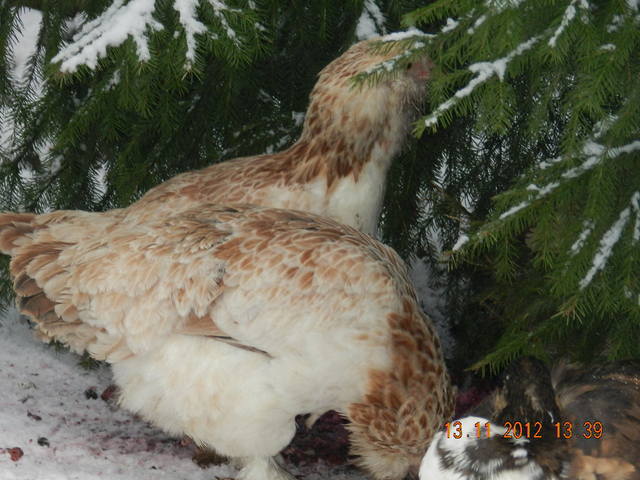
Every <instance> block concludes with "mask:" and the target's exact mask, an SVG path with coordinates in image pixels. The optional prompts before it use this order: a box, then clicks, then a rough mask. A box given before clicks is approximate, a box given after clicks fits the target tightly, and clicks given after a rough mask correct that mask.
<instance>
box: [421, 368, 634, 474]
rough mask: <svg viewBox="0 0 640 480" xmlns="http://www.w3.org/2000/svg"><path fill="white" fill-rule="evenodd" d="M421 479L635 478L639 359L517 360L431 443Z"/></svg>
mask: <svg viewBox="0 0 640 480" xmlns="http://www.w3.org/2000/svg"><path fill="white" fill-rule="evenodd" d="M420 478H421V480H462V479H465V480H563V479H568V480H640V362H637V361H636V362H631V361H630V362H617V363H611V364H606V365H603V366H599V367H591V368H589V367H577V366H575V365H569V364H562V365H559V366H557V367H556V368H554V370H553V372H552V373H551V374H550V373H549V371H548V369H547V368H546V367H545V365H544V364H543V363H542V362H540V361H538V360H535V359H532V358H523V359H520V360H518V361H516V362H515V363H514V364H513V365H512V366H511V367H510V368H509V369H508V370H507V371H506V372H505V375H504V379H503V385H502V386H501V387H500V388H499V389H497V391H496V392H495V393H494V394H493V395H492V396H491V397H490V398H489V399H488V400H487V401H485V402H484V403H483V404H481V406H479V407H478V408H477V409H476V410H475V411H474V413H472V414H470V415H469V416H467V417H465V418H461V419H459V420H457V421H453V422H450V423H449V424H448V428H447V429H446V430H445V431H444V432H439V433H438V434H437V435H436V436H435V437H434V440H433V442H432V444H431V446H430V447H429V450H428V452H427V454H426V455H425V457H424V459H423V461H422V465H421V468H420Z"/></svg>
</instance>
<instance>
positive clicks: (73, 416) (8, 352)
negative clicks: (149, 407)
mask: <svg viewBox="0 0 640 480" xmlns="http://www.w3.org/2000/svg"><path fill="white" fill-rule="evenodd" d="M78 361H79V357H78V356H77V355H74V354H72V353H69V352H66V351H61V352H58V351H56V350H55V349H54V348H52V347H49V346H47V345H44V344H42V343H40V342H39V341H38V340H37V339H35V338H34V337H33V336H32V332H31V330H30V327H29V325H28V323H27V322H26V320H24V319H21V318H19V316H18V315H17V313H16V312H15V311H13V312H11V313H9V314H8V315H6V316H5V317H4V318H2V319H0V480H76V479H77V480H93V479H107V478H108V479H109V480H130V479H131V480H133V479H135V480H152V479H153V480H158V479H168V480H187V479H188V480H201V479H202V480H205V479H206V480H214V479H215V478H216V477H227V476H232V477H233V476H235V470H234V469H233V468H232V467H230V466H212V467H210V468H207V469H204V470H203V469H201V468H200V467H198V466H197V465H196V464H194V463H193V461H192V460H191V457H192V455H193V453H194V447H193V445H189V444H186V445H185V442H184V441H181V440H180V439H175V438H171V437H168V436H166V435H165V434H163V433H162V432H161V431H159V430H157V429H155V428H153V427H152V426H150V425H148V424H147V423H145V422H143V421H142V420H140V419H138V418H136V417H135V416H133V415H130V414H129V413H127V412H125V411H123V410H121V409H119V408H118V407H117V406H116V405H115V402H114V401H105V400H102V399H101V398H100V394H101V393H102V392H103V391H104V390H105V389H106V388H107V387H108V386H109V385H110V384H111V373H110V371H109V369H108V368H106V367H103V368H98V369H95V370H85V369H83V368H82V367H80V366H79V365H78ZM87 391H89V392H87ZM91 392H96V393H97V395H95V396H96V397H97V398H92V397H93V396H94V395H91V394H90V393H91ZM17 449H20V450H17ZM20 452H22V453H23V455H22V456H20ZM287 468H288V469H290V471H291V472H292V473H294V474H296V476H298V478H301V479H304V480H323V479H329V478H331V479H333V480H362V479H364V478H365V477H364V476H361V475H360V474H358V473H355V472H354V471H353V470H350V469H345V468H342V467H340V468H330V467H328V466H326V465H324V464H317V463H316V464H312V465H310V466H308V467H304V468H302V467H300V468H293V467H292V466H290V465H287Z"/></svg>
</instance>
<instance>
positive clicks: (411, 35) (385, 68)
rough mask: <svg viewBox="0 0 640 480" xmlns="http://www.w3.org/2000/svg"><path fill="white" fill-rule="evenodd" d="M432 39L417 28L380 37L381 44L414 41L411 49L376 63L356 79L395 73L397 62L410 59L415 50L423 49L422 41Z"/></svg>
mask: <svg viewBox="0 0 640 480" xmlns="http://www.w3.org/2000/svg"><path fill="white" fill-rule="evenodd" d="M432 37H434V35H431V34H428V33H424V32H422V31H420V30H418V29H417V28H410V29H409V30H407V31H404V32H394V33H390V34H388V35H385V36H383V37H380V38H379V39H378V40H379V41H381V42H398V41H402V40H407V39H414V41H413V43H412V45H411V47H409V48H407V49H406V50H403V51H402V52H401V53H399V54H398V55H395V56H393V57H392V58H390V59H388V60H386V61H384V62H381V63H378V64H376V65H374V66H373V67H370V68H368V69H367V70H365V71H364V72H362V73H359V74H358V75H357V76H356V77H359V78H367V77H370V76H374V75H376V74H386V73H390V72H393V71H395V69H396V66H397V65H398V62H401V61H403V60H405V59H408V58H411V57H412V56H413V55H415V52H416V50H419V49H421V48H424V47H425V42H423V41H422V39H424V40H425V41H427V42H428V41H429V39H431V38H432ZM417 38H420V40H418V39H417Z"/></svg>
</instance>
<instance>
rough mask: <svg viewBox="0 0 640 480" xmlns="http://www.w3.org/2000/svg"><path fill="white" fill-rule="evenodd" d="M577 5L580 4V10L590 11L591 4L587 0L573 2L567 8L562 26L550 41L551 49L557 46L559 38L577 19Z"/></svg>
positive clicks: (574, 0)
mask: <svg viewBox="0 0 640 480" xmlns="http://www.w3.org/2000/svg"><path fill="white" fill-rule="evenodd" d="M576 4H580V5H579V6H580V8H582V9H584V10H589V2H587V0H571V3H570V4H569V6H568V7H567V9H566V10H565V11H564V15H563V16H562V21H561V22H560V25H559V26H558V28H557V29H556V31H555V32H554V33H553V35H552V36H551V38H550V39H549V46H550V47H555V46H556V42H557V41H558V37H559V36H560V35H562V33H563V32H564V31H565V30H566V28H567V26H568V25H569V23H571V21H572V20H573V19H574V18H575V17H576V13H577V11H576Z"/></svg>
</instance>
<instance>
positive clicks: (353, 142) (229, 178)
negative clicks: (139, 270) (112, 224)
mask: <svg viewBox="0 0 640 480" xmlns="http://www.w3.org/2000/svg"><path fill="white" fill-rule="evenodd" d="M398 53H399V50H398V48H395V49H393V48H392V49H391V50H389V51H387V52H385V53H380V52H379V51H374V50H372V48H371V42H370V41H366V42H360V43H358V44H356V45H354V46H352V47H351V48H350V49H349V50H347V52H345V53H344V54H343V55H342V56H340V57H339V58H337V59H336V60H334V61H333V62H331V63H330V64H329V65H328V66H327V67H325V68H324V69H323V70H322V71H321V72H320V74H319V78H318V82H317V84H316V85H315V87H314V89H313V91H312V92H311V95H310V104H309V108H308V110H307V114H306V117H305V121H304V126H303V131H302V134H301V137H300V139H299V140H298V141H297V142H296V143H295V144H294V145H292V146H291V147H290V148H288V149H286V150H284V151H282V152H278V153H273V154H265V155H257V156H252V157H245V158H238V159H234V160H229V161H225V162H222V163H217V164H214V165H212V166H209V167H207V168H204V169H202V170H198V171H191V172H187V173H184V174H181V175H178V176H176V177H174V178H172V179H170V180H168V181H166V182H165V183H163V184H161V185H159V186H157V187H155V188H153V189H151V190H150V191H148V192H147V193H146V194H145V195H144V196H143V197H142V198H141V199H140V200H139V201H137V202H136V203H134V204H133V205H131V206H129V207H128V208H127V210H126V218H127V219H130V220H132V221H137V222H139V221H142V220H146V219H149V218H152V217H153V218H162V217H166V216H169V215H172V214H175V213H179V212H180V211H184V210H187V209H190V208H193V207H195V206H197V205H198V204H200V203H220V204H226V205H230V204H242V203H251V204H255V205H264V206H270V207H277V208H291V209H297V210H304V211H310V212H313V213H317V214H321V215H324V216H329V217H331V218H334V219H337V220H339V221H340V222H341V223H347V224H349V225H351V226H354V227H356V228H359V226H358V225H356V224H354V222H357V220H354V219H352V218H351V217H350V216H349V215H341V214H338V213H336V212H334V211H333V209H334V208H335V207H333V206H329V205H328V203H329V201H328V197H329V196H331V195H333V194H335V193H336V192H335V191H334V190H335V188H336V185H337V182H338V180H340V179H345V178H350V179H352V180H353V182H354V183H358V182H360V181H362V182H365V183H366V182H371V181H374V180H372V179H368V178H367V179H361V178H360V175H361V172H362V169H363V167H364V166H365V165H366V164H369V163H370V162H376V163H377V164H380V165H381V166H380V168H381V169H383V170H386V168H387V167H388V164H389V162H390V160H391V159H392V158H393V157H394V156H395V155H396V154H397V153H398V151H399V150H400V148H401V146H402V144H403V143H404V140H405V138H406V136H407V133H408V130H409V126H410V122H411V119H412V118H413V117H414V116H415V115H416V114H417V112H418V108H417V105H418V104H419V103H420V102H421V101H422V98H423V97H424V93H425V78H424V75H425V74H424V72H425V71H428V67H426V66H425V65H427V63H426V61H424V62H422V63H420V65H421V68H422V69H418V68H417V67H413V68H412V69H409V70H407V71H404V72H400V73H398V74H397V75H396V76H395V77H394V78H391V79H387V80H384V81H382V82H380V83H379V84H378V85H376V86H367V85H362V86H359V87H356V86H354V85H353V78H352V77H353V76H354V75H356V74H358V73H361V72H363V71H366V70H367V69H370V68H372V67H375V66H377V65H379V64H380V63H381V62H384V61H386V60H389V59H390V58H392V57H394V56H395V55H398ZM416 65H418V63H416ZM425 69H426V70H425ZM382 165H384V166H382ZM314 182H318V186H317V187H316V188H317V189H318V190H323V189H324V193H314V194H313V195H316V196H310V195H311V194H310V193H309V191H310V190H309V188H308V187H307V186H308V185H309V184H311V183H314ZM375 189H376V190H378V191H380V192H382V191H384V181H383V180H381V181H380V185H377V186H375ZM317 195H320V197H318V196H317ZM365 197H366V195H365ZM368 197H370V198H369V199H367V200H366V202H374V203H375V202H376V201H377V200H376V199H375V198H374V195H373V194H370V195H368ZM358 201H361V200H358ZM344 208H347V207H344ZM356 208H359V207H356ZM373 211H375V208H373ZM376 213H377V212H376ZM367 228H368V229H371V226H367ZM367 233H370V234H371V233H373V232H372V231H367Z"/></svg>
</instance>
